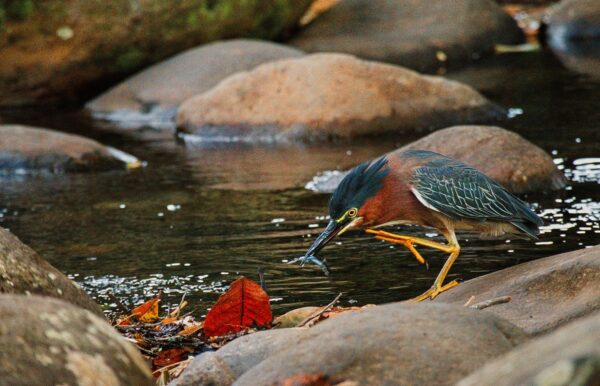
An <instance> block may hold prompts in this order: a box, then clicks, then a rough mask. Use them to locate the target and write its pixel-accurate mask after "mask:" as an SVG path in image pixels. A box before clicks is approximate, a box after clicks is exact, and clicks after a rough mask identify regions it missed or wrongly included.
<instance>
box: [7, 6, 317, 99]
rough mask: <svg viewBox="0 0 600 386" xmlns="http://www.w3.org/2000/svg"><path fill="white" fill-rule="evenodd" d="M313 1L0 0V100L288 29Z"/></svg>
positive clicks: (81, 86) (62, 90)
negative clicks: (209, 45) (223, 41)
mask: <svg viewBox="0 0 600 386" xmlns="http://www.w3.org/2000/svg"><path fill="white" fill-rule="evenodd" d="M311 2H312V1H311V0H249V1H239V0H219V1H207V0H186V1H179V2H173V1H170V0H153V1H130V0H113V1H109V2H102V1H100V2H99V1H88V0H73V1H66V0H45V1H31V0H18V1H10V2H1V3H0V15H4V16H7V17H6V18H2V17H0V58H2V60H1V61H0V106H15V105H26V104H41V103H49V102H57V101H58V102H60V101H65V100H74V99H75V100H77V99H78V98H79V97H80V96H81V95H83V94H85V93H89V92H90V90H93V89H96V88H99V87H103V86H104V87H106V86H107V84H106V80H110V79H111V78H112V79H115V78H117V77H120V76H123V75H128V74H131V73H132V72H134V71H136V70H139V69H141V68H143V67H144V66H147V65H149V64H152V63H156V62H158V61H160V60H162V59H164V58H167V57H169V56H172V55H174V54H176V53H178V52H181V51H183V50H185V49H188V48H191V47H196V46H198V45H200V44H203V43H207V42H210V41H214V40H218V39H224V38H233V37H244V36H252V37H255V38H263V39H273V38H275V37H278V36H282V35H287V33H288V32H289V31H290V30H292V29H293V28H295V26H296V24H297V22H298V20H299V19H300V18H301V17H302V15H303V14H304V12H305V11H306V9H307V8H308V7H309V5H310V4H311ZM5 3H6V4H7V5H4V4H5ZM9 3H10V7H9V5H8V4H9ZM5 7H6V9H4V8H5ZM15 8H17V10H18V12H12V11H14V9H15Z"/></svg>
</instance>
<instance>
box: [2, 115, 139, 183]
mask: <svg viewBox="0 0 600 386" xmlns="http://www.w3.org/2000/svg"><path fill="white" fill-rule="evenodd" d="M140 165H141V162H140V160H138V159H137V158H135V157H134V156H132V155H130V154H127V153H124V152H122V151H120V150H117V149H114V148H111V147H108V146H104V145H102V144H100V143H98V142H96V141H94V140H91V139H88V138H84V137H81V136H78V135H72V134H65V133H61V132H58V131H53V130H49V129H44V128H37V127H29V126H21V125H0V172H4V173H11V174H12V173H15V172H31V171H45V172H54V173H60V172H81V171H101V170H108V169H116V168H125V167H128V168H136V167H139V166H140Z"/></svg>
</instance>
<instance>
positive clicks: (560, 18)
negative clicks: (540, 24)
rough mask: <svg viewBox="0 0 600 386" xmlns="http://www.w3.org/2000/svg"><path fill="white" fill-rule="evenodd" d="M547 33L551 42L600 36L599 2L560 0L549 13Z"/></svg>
mask: <svg viewBox="0 0 600 386" xmlns="http://www.w3.org/2000/svg"><path fill="white" fill-rule="evenodd" d="M547 34H548V36H549V40H550V42H551V43H553V44H560V43H561V42H564V41H572V40H587V39H594V40H596V39H598V38H600V2H598V1H596V0H563V1H561V2H560V3H559V4H558V6H556V7H555V8H553V10H552V12H551V13H550V16H549V18H548V29H547Z"/></svg>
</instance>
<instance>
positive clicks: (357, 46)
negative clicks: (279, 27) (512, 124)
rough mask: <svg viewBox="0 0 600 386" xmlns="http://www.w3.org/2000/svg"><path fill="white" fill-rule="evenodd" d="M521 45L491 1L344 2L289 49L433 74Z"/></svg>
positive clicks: (510, 21) (510, 23)
mask: <svg viewBox="0 0 600 386" xmlns="http://www.w3.org/2000/svg"><path fill="white" fill-rule="evenodd" d="M522 41H523V34H522V32H521V30H520V29H519V27H518V26H517V24H516V23H515V21H514V20H513V19H512V18H511V17H510V16H509V15H508V14H506V13H505V12H504V11H503V10H502V8H500V7H499V6H498V5H497V4H495V3H494V1H492V0H454V1H447V0H429V1H422V0H394V1H392V0H369V1H364V0H344V1H340V2H339V4H337V5H336V6H334V7H333V8H332V9H330V10H329V11H327V12H326V13H324V14H322V15H321V16H319V18H317V19H316V20H315V21H314V22H313V23H312V24H311V25H309V26H308V27H307V28H306V29H305V30H303V31H301V32H300V33H299V34H298V35H297V36H296V37H295V38H294V39H293V40H292V41H291V44H293V45H296V46H297V47H300V48H302V49H303V50H305V51H307V52H344V53H349V54H353V55H357V56H360V57H362V58H366V59H373V60H379V61H384V62H391V63H396V64H400V65H403V66H406V67H410V68H413V69H416V70H418V71H432V70H434V69H436V68H438V67H446V66H448V65H450V66H453V65H457V64H462V63H466V62H469V61H471V60H473V59H475V58H477V57H480V56H482V55H484V54H490V53H493V51H494V46H495V45H496V44H518V43H521V42H522Z"/></svg>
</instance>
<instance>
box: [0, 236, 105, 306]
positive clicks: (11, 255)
mask: <svg viewBox="0 0 600 386" xmlns="http://www.w3.org/2000/svg"><path fill="white" fill-rule="evenodd" d="M0 293H3V294H7V293H8V294H33V295H44V296H50V297H54V298H58V299H61V300H65V301H67V302H69V303H72V304H75V305H77V306H79V307H82V308H85V309H87V310H89V311H91V312H93V313H94V314H96V315H99V316H101V315H103V314H102V311H101V310H100V307H99V306H98V304H96V302H95V301H94V300H92V298H90V297H89V296H88V294H86V293H85V291H83V290H82V289H81V288H79V286H78V285H77V284H76V283H75V282H73V281H71V280H70V279H69V278H67V277H66V276H65V275H64V274H63V273H62V272H60V271H59V270H57V269H56V268H54V267H53V266H52V265H50V263H48V262H47V261H46V260H44V259H43V258H41V257H40V256H39V255H38V254H37V253H36V252H35V251H34V250H33V249H31V248H29V247H28V246H27V245H25V244H23V243H22V242H21V241H20V240H19V239H18V238H17V237H16V236H14V235H13V234H12V233H10V232H9V231H8V230H6V229H4V228H0Z"/></svg>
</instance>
